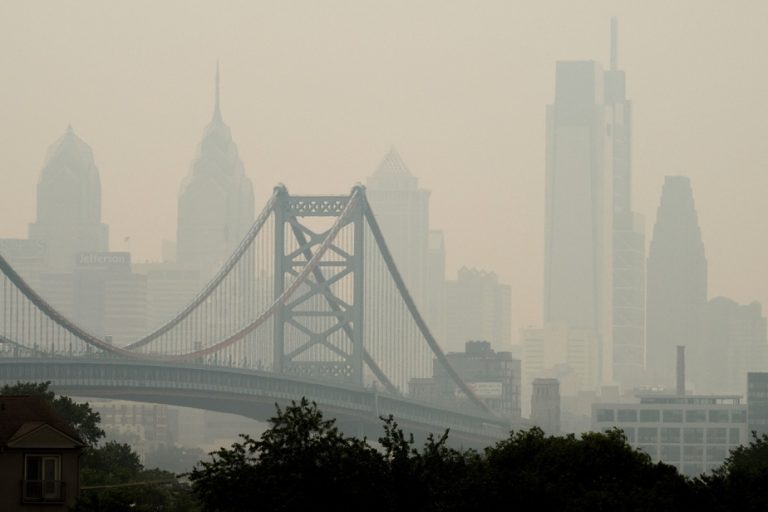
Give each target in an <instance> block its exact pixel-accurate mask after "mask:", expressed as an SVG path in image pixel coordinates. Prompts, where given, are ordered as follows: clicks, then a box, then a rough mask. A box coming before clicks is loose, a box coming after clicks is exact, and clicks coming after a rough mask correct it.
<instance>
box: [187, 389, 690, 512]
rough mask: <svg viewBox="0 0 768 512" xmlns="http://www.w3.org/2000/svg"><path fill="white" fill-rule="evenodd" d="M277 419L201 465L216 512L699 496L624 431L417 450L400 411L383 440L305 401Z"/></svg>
mask: <svg viewBox="0 0 768 512" xmlns="http://www.w3.org/2000/svg"><path fill="white" fill-rule="evenodd" d="M270 422H271V428H270V429H269V430H267V431H266V432H265V433H264V434H263V435H262V437H261V438H260V439H259V440H254V439H252V438H250V437H247V436H244V437H243V441H242V442H240V443H236V444H235V445H233V446H232V447H231V448H223V449H220V450H219V451H217V452H214V453H213V454H212V458H211V460H210V461H205V462H203V463H201V464H200V465H199V466H198V467H196V468H195V469H194V470H193V471H192V473H191V475H190V479H191V481H192V485H193V491H194V492H195V493H196V494H197V496H198V497H199V498H200V500H201V502H202V504H203V506H204V508H205V509H206V510H216V511H239V510H249V509H250V508H251V507H252V504H254V503H258V504H259V505H261V506H263V508H264V509H266V510H301V509H307V508H309V507H311V508H313V509H320V510H330V509H332V508H339V507H341V508H344V509H353V508H359V507H364V508H365V509H367V510H373V511H378V510H381V511H384V510H387V511H389V510H392V511H395V510H420V511H454V510H455V511H463V510H488V509H491V508H497V507H498V504H500V503H506V504H516V505H519V506H521V508H522V509H523V510H526V509H529V508H534V507H536V508H539V509H541V510H650V509H659V510H678V509H682V507H683V504H685V503H687V502H689V501H690V499H691V493H690V488H689V486H688V483H687V481H686V479H685V478H683V477H681V476H680V475H678V474H677V472H676V471H675V469H674V468H673V467H671V466H666V465H663V464H652V463H651V461H650V459H649V458H648V456H647V455H645V454H643V453H641V452H638V451H636V450H633V449H632V448H631V447H630V446H629V445H628V444H627V442H626V439H625V438H624V436H623V434H622V433H621V432H620V431H611V432H608V433H605V434H598V433H589V434H585V435H583V436H581V437H580V438H577V437H576V436H565V437H548V436H545V435H544V433H543V432H542V431H541V430H539V429H531V430H529V431H527V432H517V433H513V434H512V435H511V436H510V438H509V439H507V440H505V441H502V442H500V443H498V444H497V445H496V446H494V447H491V448H488V449H486V450H485V451H484V452H483V453H478V452H476V451H473V450H456V449H453V448H451V447H449V446H447V444H446V441H447V439H448V432H446V433H444V434H443V435H442V436H440V437H435V436H430V437H429V438H428V439H427V441H426V443H425V444H424V445H423V446H422V447H417V446H416V443H415V442H414V439H413V437H412V436H410V435H408V436H407V435H406V434H405V433H404V432H403V431H402V429H401V428H400V427H399V426H398V425H397V423H396V422H395V421H394V419H393V418H392V417H390V418H386V419H384V435H383V436H382V437H381V438H380V439H379V445H380V446H379V447H378V448H375V447H374V446H372V445H371V444H370V443H368V442H367V441H366V440H365V439H362V440H359V439H354V438H349V437H345V436H343V435H342V434H341V433H340V432H339V431H338V429H337V428H336V427H335V425H334V422H333V421H332V420H331V421H328V420H324V419H323V417H322V414H321V413H320V411H318V409H317V406H316V404H314V403H312V404H310V403H309V402H307V401H306V400H302V401H301V403H298V404H296V403H293V404H292V405H291V406H289V407H287V408H285V409H284V410H283V409H280V408H278V412H277V416H276V417H275V418H272V419H271V420H270Z"/></svg>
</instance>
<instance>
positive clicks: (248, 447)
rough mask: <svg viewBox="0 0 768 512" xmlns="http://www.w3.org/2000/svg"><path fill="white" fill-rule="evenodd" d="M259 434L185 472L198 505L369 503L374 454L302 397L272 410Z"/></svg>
mask: <svg viewBox="0 0 768 512" xmlns="http://www.w3.org/2000/svg"><path fill="white" fill-rule="evenodd" d="M270 423H271V428H270V429H269V430H267V431H266V432H265V433H264V434H263V435H262V436H261V438H260V439H259V440H255V439H253V438H251V437H249V436H247V435H243V436H241V437H242V442H238V443H235V444H234V445H232V447H231V448H222V449H220V450H218V451H216V452H214V453H213V454H212V458H211V460H210V461H203V462H201V463H200V465H199V466H198V467H196V468H195V469H194V470H193V471H192V473H191V474H190V480H191V481H192V483H193V489H194V491H195V493H196V494H197V496H198V497H199V498H200V501H201V502H202V504H203V506H204V509H205V510H211V511H217V510H221V511H224V510H227V511H229V510H252V509H253V508H254V504H258V505H259V507H260V508H263V509H264V510H300V509H308V508H314V509H317V508H318V506H320V507H321V508H322V505H321V504H322V503H325V502H330V501H334V502H341V503H344V508H350V509H354V508H359V507H366V508H370V507H369V505H370V503H371V501H372V500H373V501H375V500H377V499H378V497H379V496H381V493H382V492H383V489H382V485H381V482H379V481H377V480H376V479H375V478H372V475H375V474H377V473H379V472H380V471H381V469H380V466H381V465H382V460H381V457H380V456H379V453H378V452H377V451H376V450H375V449H374V448H373V447H371V446H370V445H368V443H367V442H366V441H365V440H364V439H363V440H360V439H355V438H351V437H344V436H343V435H342V434H341V433H340V432H339V430H338V428H336V426H335V425H334V420H324V419H323V417H322V414H321V413H320V411H319V410H318V409H317V405H316V404H314V403H312V404H310V403H309V402H308V401H307V400H306V399H302V401H301V403H299V404H296V403H294V404H293V405H292V406H290V407H287V408H286V409H285V410H282V409H280V408H278V412H277V416H276V417H274V418H272V419H271V420H270Z"/></svg>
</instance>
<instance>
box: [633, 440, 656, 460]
mask: <svg viewBox="0 0 768 512" xmlns="http://www.w3.org/2000/svg"><path fill="white" fill-rule="evenodd" d="M637 448H638V449H639V450H640V451H642V452H645V453H647V454H648V456H649V457H651V458H653V459H655V458H656V457H658V449H657V448H656V445H655V444H641V445H639V446H638V447H637Z"/></svg>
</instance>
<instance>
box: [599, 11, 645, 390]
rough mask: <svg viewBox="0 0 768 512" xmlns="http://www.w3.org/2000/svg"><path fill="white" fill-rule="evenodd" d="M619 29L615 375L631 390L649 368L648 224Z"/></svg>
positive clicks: (614, 66) (610, 99) (613, 82)
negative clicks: (641, 209)
mask: <svg viewBox="0 0 768 512" xmlns="http://www.w3.org/2000/svg"><path fill="white" fill-rule="evenodd" d="M618 36H619V35H618V25H617V21H616V18H613V19H611V67H610V69H609V70H608V71H606V72H605V81H604V84H605V105H606V115H607V119H606V134H607V135H610V145H611V148H610V155H611V156H610V158H611V161H610V163H611V167H612V170H613V173H612V179H613V241H612V244H613V276H612V287H613V289H612V297H611V300H612V310H613V335H612V337H613V373H614V377H615V379H616V380H617V381H619V382H621V383H622V384H624V385H625V386H626V387H631V386H633V385H636V384H638V383H640V382H641V381H642V379H643V376H644V369H645V220H644V218H643V217H642V216H641V215H639V214H638V213H635V212H634V211H632V103H631V102H630V101H629V100H628V99H627V95H626V87H625V86H626V77H625V74H624V71H622V70H620V69H618V57H619V56H618V52H619V50H618Z"/></svg>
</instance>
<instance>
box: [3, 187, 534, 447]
mask: <svg viewBox="0 0 768 512" xmlns="http://www.w3.org/2000/svg"><path fill="white" fill-rule="evenodd" d="M0 271H2V278H1V279H0V288H2V289H1V290H0V301H1V302H0V305H1V306H2V307H1V309H2V316H1V317H0V320H2V324H0V384H13V383H16V382H17V381H51V383H52V386H53V388H54V389H56V390H57V391H58V392H61V393H68V394H72V395H75V396H86V397H107V398H116V399H128V400H137V401H144V402H154V403H164V404H170V405H179V406H188V407H197V408H203V409H208V410H214V411H219V412H228V413H237V414H241V415H244V416H248V417H251V418H255V419H262V420H263V419H266V418H268V417H270V416H272V415H273V414H274V412H275V411H274V404H275V403H281V404H285V403H287V402H289V401H290V400H298V399H300V398H301V397H303V396H306V397H307V398H309V399H311V400H314V401H316V402H317V403H318V405H319V407H320V408H321V409H322V410H323V411H325V412H326V413H327V414H328V415H329V416H333V417H336V418H337V420H338V422H339V424H340V425H341V426H342V428H343V429H345V430H347V431H351V432H353V433H356V434H366V435H371V436H376V435H378V434H380V433H381V428H380V427H381V422H380V420H379V417H380V416H386V415H389V414H392V415H393V416H395V418H396V420H397V421H398V422H399V423H400V424H401V425H402V426H404V427H405V428H406V429H408V430H411V431H413V432H415V433H417V434H419V433H428V432H441V431H442V430H444V429H446V428H449V429H450V430H451V435H450V437H451V438H453V439H454V440H455V441H460V442H464V443H467V444H476V445H482V444H485V443H489V442H492V441H495V440H498V439H501V438H504V437H506V436H507V435H508V433H509V430H510V429H516V428H521V427H522V426H523V425H521V424H520V420H519V419H518V420H516V421H517V423H516V424H515V423H513V420H512V419H511V418H508V417H506V418H505V417H501V416H500V415H498V414H496V413H494V412H493V411H491V410H490V409H489V408H488V407H487V406H486V404H485V403H484V402H483V401H482V400H481V399H480V398H478V397H477V396H476V394H475V393H474V392H473V390H472V388H471V387H470V386H468V385H467V384H466V383H465V382H464V381H463V380H462V379H461V378H460V377H459V375H458V374H457V372H456V371H455V370H454V369H453V368H452V367H451V365H450V363H449V361H448V359H447V358H446V356H445V354H444V353H443V351H442V350H441V348H440V346H439V344H438V342H437V341H436V340H435V338H434V337H433V336H432V334H431V332H430V330H429V328H428V326H427V324H426V322H425V320H424V318H423V317H422V315H421V314H420V313H419V311H418V309H417V307H416V304H415V303H414V300H413V298H412V297H411V295H410V294H409V292H408V289H407V288H406V286H405V283H404V282H403V279H402V277H401V275H400V273H399V271H398V269H397V266H396V265H395V262H394V260H393V258H392V254H391V253H390V251H389V249H388V248H387V245H386V242H385V240H384V237H383V235H382V232H381V229H380V227H379V225H378V223H377V221H376V218H375V216H374V215H373V212H372V211H371V207H370V205H369V204H368V201H367V199H366V195H365V189H364V187H362V186H356V187H354V188H353V189H352V191H351V193H350V194H349V195H340V196H293V195H290V194H289V193H288V191H287V189H286V188H285V187H283V186H278V187H276V188H275V189H274V192H273V194H272V196H271V197H270V199H269V201H268V202H267V204H266V206H265V207H264V209H263V210H262V212H261V214H260V215H259V216H258V217H257V219H256V221H255V222H254V224H253V225H252V227H251V228H250V230H249V231H248V233H247V234H246V236H245V238H244V239H243V240H242V242H241V243H240V244H239V246H238V247H237V248H236V250H235V251H234V253H233V254H232V256H231V257H230V258H229V260H228V261H227V262H226V263H225V264H224V265H223V267H222V268H221V269H220V270H219V271H218V273H217V274H216V275H215V276H214V277H213V278H212V279H211V280H210V281H209V282H208V284H207V285H206V286H205V287H204V288H203V289H202V290H201V291H200V292H199V293H198V294H197V296H195V297H194V298H193V299H192V300H191V301H190V302H189V304H188V305H187V306H186V307H184V308H183V309H182V310H181V311H180V312H178V314H176V315H175V316H174V317H173V318H171V319H170V320H168V321H167V322H166V323H164V324H163V325H161V326H159V327H157V328H155V329H154V330H153V331H152V332H149V333H148V334H146V335H144V336H143V337H141V338H139V339H136V340H134V341H132V342H130V343H128V344H126V345H123V346H117V345H115V344H113V343H111V342H110V341H109V338H107V337H106V336H104V337H99V336H96V335H94V334H93V333H90V332H88V331H87V330H86V329H84V328H82V327H81V326H79V325H77V324H76V323H75V322H73V321H72V320H71V319H69V318H67V317H66V316H65V315H62V314H61V313H60V312H59V311H57V310H56V309H55V308H54V307H52V306H51V305H50V304H49V303H48V302H47V301H46V300H45V298H43V297H42V296H41V295H40V294H38V293H37V292H36V291H35V290H34V289H33V288H32V287H30V286H29V284H28V283H27V282H26V281H25V280H24V279H23V278H22V277H21V276H20V275H19V274H18V273H17V272H16V271H15V270H14V269H13V267H12V266H11V265H10V264H9V262H8V261H7V260H6V259H5V258H3V256H2V255H0ZM433 360H434V361H436V363H434V364H439V365H442V367H443V368H444V369H445V371H446V372H447V373H448V375H449V376H450V377H451V379H452V380H453V382H454V384H455V386H456V393H457V394H458V395H461V396H462V397H463V398H464V403H467V404H469V405H468V406H467V407H462V408H457V407H455V406H451V405H450V404H447V403H425V402H421V401H417V400H414V399H412V398H409V397H408V396H407V394H406V392H407V389H408V382H409V380H410V379H411V378H414V377H428V376H430V375H431V370H432V364H433Z"/></svg>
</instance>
